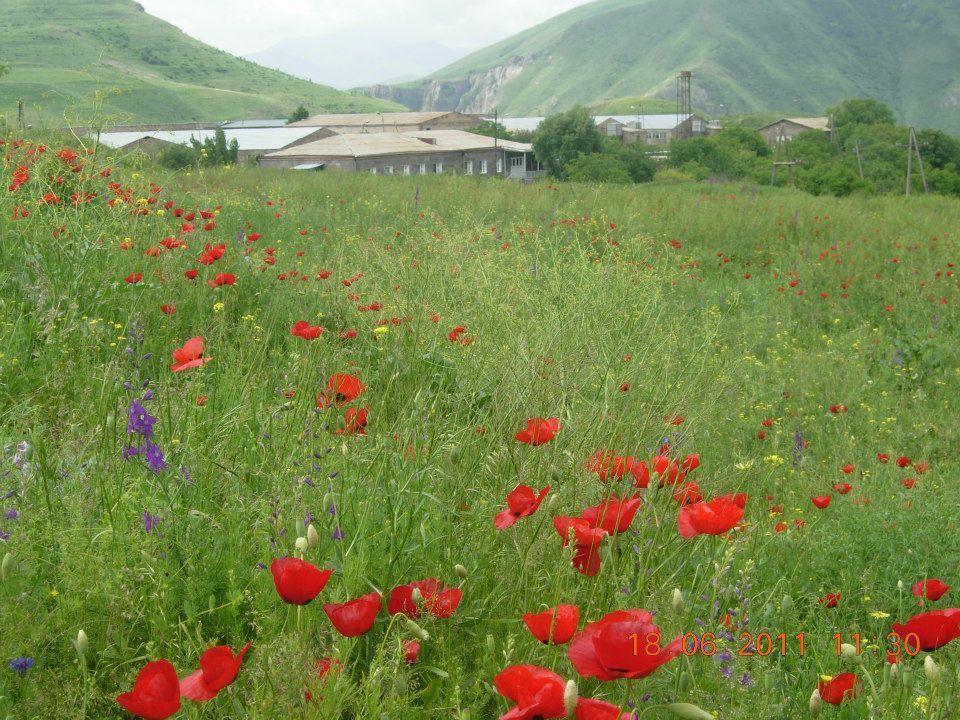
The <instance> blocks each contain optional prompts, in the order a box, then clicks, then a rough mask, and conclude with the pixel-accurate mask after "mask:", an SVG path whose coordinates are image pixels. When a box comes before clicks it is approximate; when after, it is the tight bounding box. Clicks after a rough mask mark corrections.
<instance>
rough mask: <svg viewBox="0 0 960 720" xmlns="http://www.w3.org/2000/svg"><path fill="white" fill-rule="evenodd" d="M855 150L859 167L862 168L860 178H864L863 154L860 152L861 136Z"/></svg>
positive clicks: (854, 147)
mask: <svg viewBox="0 0 960 720" xmlns="http://www.w3.org/2000/svg"><path fill="white" fill-rule="evenodd" d="M853 151H854V152H855V153H856V154H857V167H858V168H859V169H860V179H861V180H863V156H862V155H861V154H860V138H857V142H856V144H855V145H854V146H853Z"/></svg>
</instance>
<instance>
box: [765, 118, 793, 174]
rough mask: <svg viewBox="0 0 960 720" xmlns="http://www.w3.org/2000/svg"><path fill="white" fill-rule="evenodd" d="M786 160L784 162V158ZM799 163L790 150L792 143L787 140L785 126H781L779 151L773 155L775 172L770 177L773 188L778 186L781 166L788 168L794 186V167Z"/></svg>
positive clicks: (778, 137)
mask: <svg viewBox="0 0 960 720" xmlns="http://www.w3.org/2000/svg"><path fill="white" fill-rule="evenodd" d="M784 155H785V156H786V160H782V159H781V158H782V157H783V156H784ZM797 164H798V163H797V162H796V161H795V160H794V159H793V151H792V150H791V149H790V141H789V140H787V133H786V130H784V127H783V125H782V124H781V125H780V134H779V135H778V136H777V149H776V151H775V152H774V155H773V172H772V173H771V176H770V185H771V187H772V186H774V185H776V184H777V168H778V167H780V166H781V165H783V166H785V167H786V168H787V173H788V175H789V177H790V183H791V184H793V166H794V165H797Z"/></svg>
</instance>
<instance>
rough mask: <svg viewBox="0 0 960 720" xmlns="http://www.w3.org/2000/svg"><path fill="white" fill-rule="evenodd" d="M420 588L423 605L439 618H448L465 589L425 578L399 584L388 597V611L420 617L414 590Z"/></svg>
mask: <svg viewBox="0 0 960 720" xmlns="http://www.w3.org/2000/svg"><path fill="white" fill-rule="evenodd" d="M415 589H416V590H419V591H420V595H421V596H422V597H423V607H424V609H426V611H427V612H429V613H430V614H431V615H433V616H434V617H437V618H448V617H450V616H451V615H453V613H454V612H455V611H456V609H457V608H458V607H459V606H460V601H461V600H462V599H463V590H461V589H460V588H457V587H454V588H448V587H445V586H444V585H443V584H442V583H441V582H440V581H439V580H436V579H434V578H425V579H423V580H417V581H415V582H412V583H407V584H406V585H398V586H397V587H395V588H394V589H393V590H392V591H391V592H390V597H389V598H387V612H388V613H390V614H391V615H396V614H397V613H403V614H404V615H406V616H407V617H411V618H418V617H420V608H419V607H417V603H416V602H414V600H413V591H414V590H415Z"/></svg>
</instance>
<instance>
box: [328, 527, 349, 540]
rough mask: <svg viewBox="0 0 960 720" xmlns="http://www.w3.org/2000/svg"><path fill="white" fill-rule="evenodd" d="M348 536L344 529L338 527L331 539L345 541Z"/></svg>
mask: <svg viewBox="0 0 960 720" xmlns="http://www.w3.org/2000/svg"><path fill="white" fill-rule="evenodd" d="M346 536H347V534H346V533H345V532H344V531H343V529H342V528H341V527H340V526H339V525H337V527H336V528H335V529H334V531H333V534H332V535H331V536H330V537H332V538H333V539H334V540H343V539H344V538H345V537H346Z"/></svg>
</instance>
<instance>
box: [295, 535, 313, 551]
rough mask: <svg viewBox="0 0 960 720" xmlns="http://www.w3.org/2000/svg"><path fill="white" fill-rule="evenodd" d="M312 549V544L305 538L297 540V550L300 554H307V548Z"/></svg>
mask: <svg viewBox="0 0 960 720" xmlns="http://www.w3.org/2000/svg"><path fill="white" fill-rule="evenodd" d="M309 547H310V543H309V542H308V541H307V539H306V538H305V537H303V536H301V537H298V538H297V550H299V551H300V552H306V551H307V548H309Z"/></svg>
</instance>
